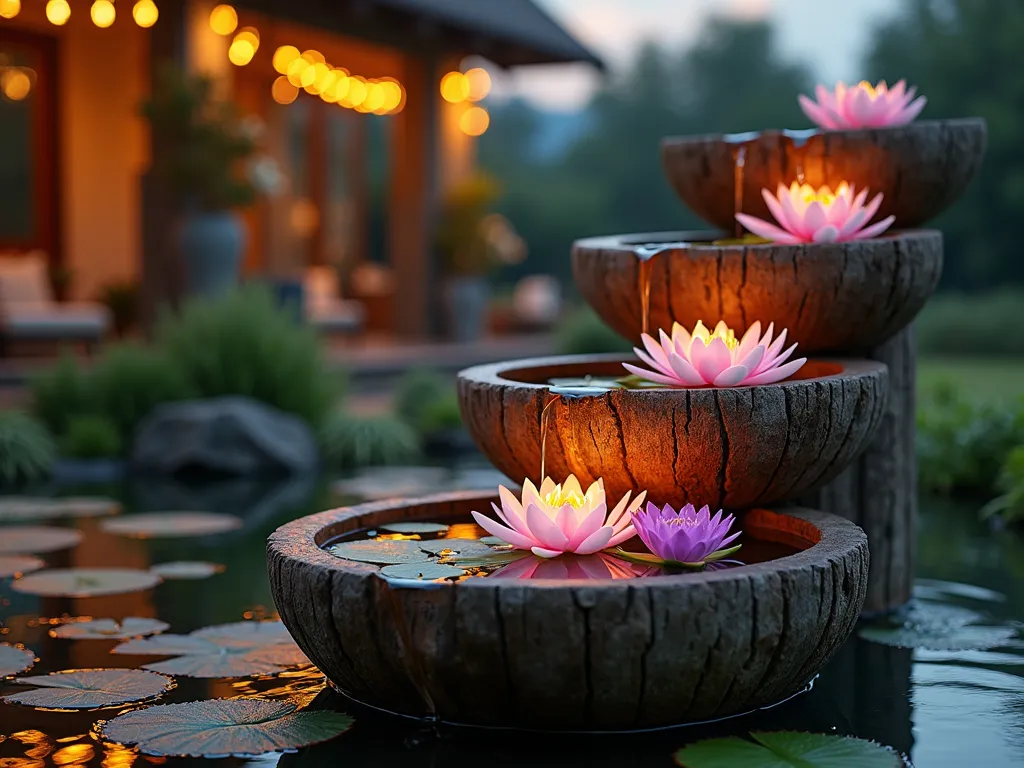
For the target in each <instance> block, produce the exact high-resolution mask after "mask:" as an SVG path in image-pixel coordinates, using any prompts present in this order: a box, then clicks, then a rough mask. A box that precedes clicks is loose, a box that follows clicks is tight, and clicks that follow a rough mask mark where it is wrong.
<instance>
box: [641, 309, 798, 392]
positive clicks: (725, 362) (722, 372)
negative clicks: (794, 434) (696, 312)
mask: <svg viewBox="0 0 1024 768" xmlns="http://www.w3.org/2000/svg"><path fill="white" fill-rule="evenodd" d="M774 331H775V324H774V323H769V325H768V330H767V332H766V333H765V334H764V336H762V335H761V323H760V322H755V323H754V324H753V325H752V326H750V327H749V328H748V329H747V332H746V333H744V334H743V338H742V339H739V340H737V339H736V334H735V333H734V332H733V330H732V329H731V328H729V327H728V326H727V325H726V324H725V323H724V322H719V323H718V325H716V326H715V330H714V332H713V333H712V332H710V331H708V329H707V328H706V327H705V325H704V323H702V322H700V321H699V320H698V321H697V325H696V326H695V327H694V329H693V333H692V334H691V333H689V332H688V331H687V330H686V329H685V328H683V326H681V325H680V324H679V323H673V324H672V335H671V336H669V335H668V334H667V333H665V331H664V330H659V331H658V333H659V335H660V337H661V343H660V344H659V343H658V342H657V341H655V340H654V337H652V336H650V335H649V334H646V333H645V334H643V335H642V336H641V337H640V338H641V340H642V341H643V344H644V347H645V348H646V350H647V351H646V352H645V351H644V350H642V349H640V348H639V347H634V348H633V351H634V352H635V353H636V356H637V357H639V358H640V359H641V360H642V361H643V362H644V363H646V364H647V365H649V366H650V367H651V370H647V369H645V368H641V367H639V366H636V365H632V364H630V363H623V364H622V365H623V367H624V368H625V369H626V370H627V371H629V372H630V373H634V374H636V375H637V376H640V377H641V378H644V379H647V380H648V381H653V382H654V383H656V384H664V385H666V386H669V387H707V386H713V387H750V386H755V385H757V384H771V383H773V382H776V381H781V380H782V379H784V378H786V377H787V376H792V375H793V374H794V373H796V372H797V371H798V370H799V369H800V367H801V366H802V365H803V364H804V363H805V362H807V358H806V357H801V358H799V359H797V360H792V361H790V362H788V363H787V362H786V360H787V359H789V356H790V355H792V354H793V350H794V349H796V344H793V345H792V346H791V347H789V348H788V349H786V350H783V349H782V347H783V345H785V343H786V331H785V329H783V331H782V333H780V334H779V337H778V338H777V339H775V341H772V334H773V333H774Z"/></svg>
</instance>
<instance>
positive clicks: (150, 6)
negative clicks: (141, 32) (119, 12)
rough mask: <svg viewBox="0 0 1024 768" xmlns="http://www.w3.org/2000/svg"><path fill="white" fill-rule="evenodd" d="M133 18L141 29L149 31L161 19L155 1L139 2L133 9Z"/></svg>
mask: <svg viewBox="0 0 1024 768" xmlns="http://www.w3.org/2000/svg"><path fill="white" fill-rule="evenodd" d="M132 18H133V19H135V23H136V24H138V25H139V26H140V27H142V28H143V29H148V28H149V27H152V26H153V25H154V24H156V20H157V19H159V18H160V11H158V10H157V7H156V3H154V2H153V0H139V2H137V3H136V4H135V7H134V8H132Z"/></svg>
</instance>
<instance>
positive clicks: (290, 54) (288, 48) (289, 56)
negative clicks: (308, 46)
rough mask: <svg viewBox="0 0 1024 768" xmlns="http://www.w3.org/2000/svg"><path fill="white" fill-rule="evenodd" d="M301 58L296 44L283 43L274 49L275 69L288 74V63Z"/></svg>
mask: <svg viewBox="0 0 1024 768" xmlns="http://www.w3.org/2000/svg"><path fill="white" fill-rule="evenodd" d="M297 58H299V49H298V48H296V47H295V46H294V45H282V46H281V47H280V48H278V49H277V50H276V51H274V71H275V72H278V73H280V74H282V75H287V74H288V65H289V64H291V63H292V62H293V61H295V60H296V59H297Z"/></svg>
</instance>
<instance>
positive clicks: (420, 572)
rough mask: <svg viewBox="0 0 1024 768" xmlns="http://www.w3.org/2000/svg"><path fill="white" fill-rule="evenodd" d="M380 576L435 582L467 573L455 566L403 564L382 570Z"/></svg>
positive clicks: (389, 566) (388, 566)
mask: <svg viewBox="0 0 1024 768" xmlns="http://www.w3.org/2000/svg"><path fill="white" fill-rule="evenodd" d="M380 575H381V576H385V577H387V578H389V579H416V580H423V581H434V580H436V579H454V578H458V577H459V576H465V575H466V572H465V571H464V570H463V569H461V568H456V567H455V566H454V565H444V564H443V563H402V564H400V565H387V566H385V567H383V568H381V569H380Z"/></svg>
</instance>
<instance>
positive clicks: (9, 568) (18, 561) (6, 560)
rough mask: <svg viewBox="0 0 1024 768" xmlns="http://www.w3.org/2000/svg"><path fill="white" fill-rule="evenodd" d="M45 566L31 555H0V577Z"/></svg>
mask: <svg viewBox="0 0 1024 768" xmlns="http://www.w3.org/2000/svg"><path fill="white" fill-rule="evenodd" d="M45 567H46V563H44V562H43V561H42V560H40V559H39V558H38V557H32V556H31V555H3V556H0V579H6V578H9V577H11V576H21V575H22V574H24V573H32V571H38V570H39V569H40V568H45Z"/></svg>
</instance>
